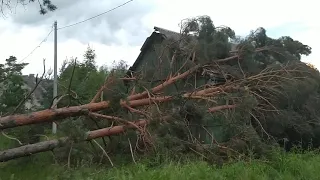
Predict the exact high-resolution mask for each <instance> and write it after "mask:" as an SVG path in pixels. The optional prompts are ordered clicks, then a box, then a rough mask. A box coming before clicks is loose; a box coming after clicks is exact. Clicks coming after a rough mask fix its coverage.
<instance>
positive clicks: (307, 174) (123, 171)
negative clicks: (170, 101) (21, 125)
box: [0, 152, 320, 180]
mask: <svg viewBox="0 0 320 180" xmlns="http://www.w3.org/2000/svg"><path fill="white" fill-rule="evenodd" d="M43 157H44V158H42V156H39V158H36V160H34V161H31V162H24V163H23V162H22V163H21V162H20V164H18V163H12V162H9V163H7V164H2V166H1V165H0V179H1V180H29V179H30V180H69V179H70V180H71V179H72V180H91V179H92V180H104V179H119V180H121V179H132V180H135V179H137V180H158V179H164V180H167V179H168V180H178V179H179V180H180V179H183V180H188V179H190V180H191V179H192V180H194V179H239V180H242V179H243V180H250V179H259V180H260V179H261V180H264V179H288V180H292V179H306V180H311V179H320V175H319V171H320V154H316V153H313V152H309V153H306V154H298V153H288V154H281V153H277V154H276V155H274V157H273V158H272V160H269V161H268V162H266V161H264V162H263V161H259V160H252V161H249V162H243V161H237V162H234V163H230V164H225V165H224V166H223V167H222V168H216V167H214V166H212V165H208V164H207V163H205V162H202V161H193V162H192V161H190V162H188V163H185V164H179V163H173V162H167V163H164V164H161V165H158V166H153V167H148V163H140V164H137V165H135V164H130V165H126V166H122V167H114V168H112V169H108V168H105V167H101V166H100V167H98V166H94V167H93V166H91V167H78V168H75V169H68V168H67V167H66V166H63V165H54V164H48V163H45V162H48V159H46V158H47V157H49V156H43ZM17 162H18V161H17ZM151 164H152V163H151Z"/></svg>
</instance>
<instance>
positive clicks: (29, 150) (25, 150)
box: [0, 120, 149, 162]
mask: <svg viewBox="0 0 320 180" xmlns="http://www.w3.org/2000/svg"><path fill="white" fill-rule="evenodd" d="M133 123H134V124H136V125H137V126H144V125H146V124H148V123H149V121H148V120H140V121H136V122H133ZM132 128H135V126H133V125H120V126H114V127H109V128H103V129H98V130H94V131H89V132H87V133H86V134H85V138H84V141H89V140H92V139H96V138H100V137H104V136H112V135H118V134H121V133H124V132H125V131H126V130H127V129H132ZM67 142H68V138H67V137H63V138H60V139H55V140H49V141H43V142H39V143H35V144H28V145H24V146H20V147H17V148H13V149H8V150H4V151H0V162H5V161H8V160H11V159H16V158H20V157H25V156H30V155H32V154H36V153H40V152H45V151H51V150H53V149H55V148H58V147H62V146H64V145H66V143H67Z"/></svg>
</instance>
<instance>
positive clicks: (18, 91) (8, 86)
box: [0, 56, 28, 114]
mask: <svg viewBox="0 0 320 180" xmlns="http://www.w3.org/2000/svg"><path fill="white" fill-rule="evenodd" d="M26 65H28V64H27V63H17V58H16V57H14V56H10V57H9V58H8V59H6V63H5V64H0V84H1V88H0V112H1V113H2V114H5V113H9V112H12V111H13V109H14V108H15V107H16V106H17V105H18V104H19V103H20V101H21V100H22V99H23V98H24V96H25V94H26V93H27V90H26V89H24V88H23V84H24V82H23V79H22V73H21V70H22V69H23V68H24V67H25V66H26Z"/></svg>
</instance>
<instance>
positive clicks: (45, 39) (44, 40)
mask: <svg viewBox="0 0 320 180" xmlns="http://www.w3.org/2000/svg"><path fill="white" fill-rule="evenodd" d="M52 31H53V26H51V30H50V32H49V33H48V35H47V36H46V37H45V38H44V39H43V40H42V41H41V42H40V43H39V44H38V46H36V47H35V48H34V49H33V50H32V51H31V52H30V53H29V54H28V55H27V56H26V57H24V58H23V59H22V60H20V61H19V63H20V62H22V61H24V60H25V59H27V58H28V57H29V56H30V55H31V54H33V52H34V51H35V50H37V49H38V48H39V47H40V46H41V44H42V43H44V42H46V41H47V39H48V37H49V36H50V34H51V33H52Z"/></svg>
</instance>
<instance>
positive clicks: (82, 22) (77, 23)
mask: <svg viewBox="0 0 320 180" xmlns="http://www.w3.org/2000/svg"><path fill="white" fill-rule="evenodd" d="M131 1H133V0H130V1H127V2H125V3H123V4H121V5H119V6H117V7H114V8H112V9H110V10H108V11H105V12H103V13H101V14H98V15H96V16H93V17H90V18H88V19H85V20H83V21H79V22H77V23H74V24H70V25H67V26H63V27H61V28H58V30H60V29H64V28H68V27H71V26H75V25H77V24H80V23H84V22H86V21H89V20H91V19H94V18H96V17H99V16H102V15H104V14H106V13H109V12H111V11H114V10H116V9H118V8H120V7H122V6H124V5H126V4H128V3H130V2H131Z"/></svg>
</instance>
